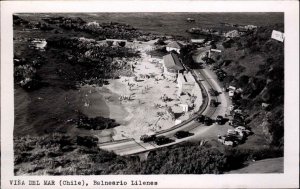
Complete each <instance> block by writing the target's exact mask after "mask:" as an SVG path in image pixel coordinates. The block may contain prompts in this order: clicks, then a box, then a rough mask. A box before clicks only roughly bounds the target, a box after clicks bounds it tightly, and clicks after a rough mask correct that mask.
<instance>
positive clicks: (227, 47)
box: [211, 25, 284, 146]
mask: <svg viewBox="0 0 300 189" xmlns="http://www.w3.org/2000/svg"><path fill="white" fill-rule="evenodd" d="M272 30H278V31H282V32H284V31H283V25H273V26H263V27H258V28H257V30H254V31H253V32H249V33H247V34H245V35H243V36H240V37H236V38H232V39H230V40H227V41H220V42H219V43H217V45H216V46H217V48H218V49H221V50H222V53H220V54H218V53H214V54H212V57H211V58H212V59H213V60H214V62H215V63H212V65H211V66H212V67H213V68H217V69H219V70H221V71H223V72H225V73H226V75H227V76H226V77H225V78H224V80H223V81H222V83H223V85H224V87H228V86H235V87H237V88H241V89H242V91H243V92H242V94H241V96H239V97H235V98H233V104H234V105H235V106H236V107H239V108H240V109H242V110H244V111H245V115H246V117H247V119H246V120H247V123H248V125H249V127H250V128H251V129H252V130H253V132H254V133H257V135H261V137H257V136H256V137H255V136H254V138H255V139H253V140H251V138H250V141H253V143H255V144H256V145H259V144H265V145H275V146H283V141H284V138H283V136H284V132H283V130H284V129H283V127H284V122H283V120H284V119H283V111H284V109H283V103H284V43H282V42H279V41H276V40H274V39H271V33H272ZM262 103H265V104H266V105H267V106H268V107H262ZM260 133H261V134H260ZM260 138H261V139H260ZM262 139H263V140H262ZM247 145H249V143H248V142H247Z"/></svg>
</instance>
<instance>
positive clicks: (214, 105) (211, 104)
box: [210, 99, 219, 107]
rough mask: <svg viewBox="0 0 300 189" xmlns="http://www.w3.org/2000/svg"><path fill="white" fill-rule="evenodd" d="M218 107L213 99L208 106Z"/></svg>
mask: <svg viewBox="0 0 300 189" xmlns="http://www.w3.org/2000/svg"><path fill="white" fill-rule="evenodd" d="M218 105H219V103H218V102H217V101H216V100H215V99H212V100H211V101H210V106H212V107H217V106H218Z"/></svg>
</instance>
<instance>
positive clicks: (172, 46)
mask: <svg viewBox="0 0 300 189" xmlns="http://www.w3.org/2000/svg"><path fill="white" fill-rule="evenodd" d="M182 47H183V44H181V43H179V42H177V41H174V42H171V43H169V44H168V45H167V46H166V50H167V51H168V52H171V51H176V52H177V53H178V54H179V53H180V50H181V48H182Z"/></svg>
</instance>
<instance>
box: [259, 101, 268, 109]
mask: <svg viewBox="0 0 300 189" xmlns="http://www.w3.org/2000/svg"><path fill="white" fill-rule="evenodd" d="M269 106H270V104H267V103H265V102H263V103H261V107H262V108H267V107H269Z"/></svg>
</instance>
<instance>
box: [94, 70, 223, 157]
mask: <svg viewBox="0 0 300 189" xmlns="http://www.w3.org/2000/svg"><path fill="white" fill-rule="evenodd" d="M194 73H195V75H196V76H197V79H198V81H199V82H200V83H201V85H202V86H203V87H204V88H205V89H206V91H208V90H209V89H210V88H213V89H215V90H217V91H219V92H221V91H222V89H221V87H220V84H219V83H218V82H217V77H216V75H215V74H214V73H213V72H211V71H210V70H208V69H198V70H194ZM212 99H215V100H217V101H218V102H220V103H221V104H219V106H218V107H211V106H209V104H210V101H211V100H212ZM228 105H229V98H228V96H227V95H226V94H224V93H221V94H219V95H218V96H217V97H213V96H210V95H209V94H208V102H207V106H206V108H205V110H204V111H203V113H202V114H203V115H206V116H209V117H211V118H212V119H215V118H216V117H217V116H218V115H222V116H224V115H225V113H227V112H226V111H227V107H228ZM216 127H219V126H218V125H216V124H214V125H212V126H204V125H202V124H200V123H198V122H196V121H194V120H191V121H189V122H187V123H186V124H184V125H182V126H181V127H179V128H176V129H172V130H168V131H167V132H161V133H160V134H158V136H160V135H164V136H167V137H169V138H171V139H173V140H174V142H172V143H169V144H165V145H161V146H158V145H156V144H154V143H153V142H151V143H143V142H142V141H138V140H134V139H128V140H125V141H122V142H114V143H106V144H99V147H100V148H101V149H104V150H108V151H114V152H115V153H116V154H119V155H130V154H137V153H140V152H145V151H150V150H154V149H157V148H161V147H165V146H170V145H174V144H178V143H181V142H184V141H188V140H193V141H194V140H197V139H198V140H199V139H200V138H205V133H206V132H208V131H209V130H213V129H216ZM179 130H185V131H190V132H192V133H194V135H193V136H191V137H188V138H183V139H176V138H175V137H174V134H175V133H176V132H177V131H179Z"/></svg>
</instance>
